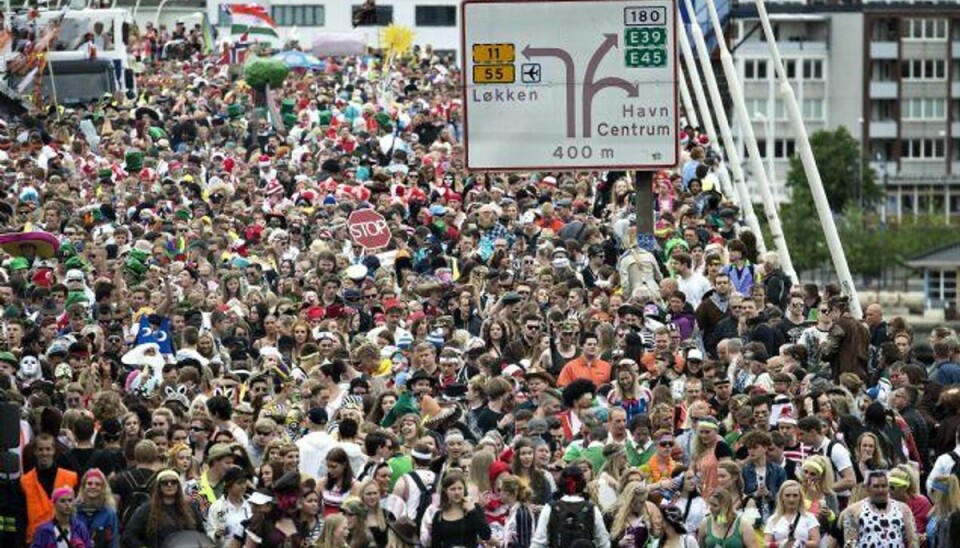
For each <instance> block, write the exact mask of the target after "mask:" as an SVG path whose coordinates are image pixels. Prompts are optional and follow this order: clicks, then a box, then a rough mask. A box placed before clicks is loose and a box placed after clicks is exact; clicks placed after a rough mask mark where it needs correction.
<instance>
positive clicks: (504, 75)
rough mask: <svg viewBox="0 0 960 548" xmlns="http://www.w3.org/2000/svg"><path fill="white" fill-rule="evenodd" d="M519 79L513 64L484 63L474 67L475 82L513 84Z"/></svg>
mask: <svg viewBox="0 0 960 548" xmlns="http://www.w3.org/2000/svg"><path fill="white" fill-rule="evenodd" d="M516 79H517V73H516V67H514V66H513V65H482V66H475V67H473V83H474V84H512V83H514V82H515V81H516Z"/></svg>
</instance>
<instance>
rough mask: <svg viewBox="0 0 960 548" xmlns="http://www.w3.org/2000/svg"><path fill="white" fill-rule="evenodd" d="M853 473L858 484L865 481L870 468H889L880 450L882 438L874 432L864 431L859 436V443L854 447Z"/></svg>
mask: <svg viewBox="0 0 960 548" xmlns="http://www.w3.org/2000/svg"><path fill="white" fill-rule="evenodd" d="M851 456H852V457H853V459H852V460H853V462H854V463H855V465H854V467H853V473H854V476H855V477H856V480H857V484H862V483H863V478H865V477H867V473H868V472H870V470H886V469H887V468H889V466H888V465H887V459H886V458H884V456H883V451H881V450H880V440H878V439H877V435H876V434H874V433H873V432H864V433H863V434H860V437H859V438H857V443H856V444H855V445H854V447H853V455H851Z"/></svg>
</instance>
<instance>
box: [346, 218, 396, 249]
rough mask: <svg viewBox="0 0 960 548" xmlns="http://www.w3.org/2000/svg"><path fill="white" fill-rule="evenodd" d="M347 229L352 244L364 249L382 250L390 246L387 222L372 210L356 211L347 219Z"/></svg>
mask: <svg viewBox="0 0 960 548" xmlns="http://www.w3.org/2000/svg"><path fill="white" fill-rule="evenodd" d="M347 229H348V230H349V231H350V239H351V240H353V243H355V244H357V245H359V246H361V247H363V248H366V249H382V248H385V247H387V245H389V244H390V237H391V234H390V227H389V226H387V220H386V219H384V218H383V215H380V214H379V213H377V212H376V211H374V210H372V209H358V210H356V211H354V212H353V213H351V214H350V217H349V218H348V219H347Z"/></svg>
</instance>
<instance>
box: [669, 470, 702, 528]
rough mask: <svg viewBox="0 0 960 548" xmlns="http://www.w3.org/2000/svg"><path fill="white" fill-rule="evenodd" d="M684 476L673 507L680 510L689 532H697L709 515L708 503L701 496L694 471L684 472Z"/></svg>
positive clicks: (672, 503)
mask: <svg viewBox="0 0 960 548" xmlns="http://www.w3.org/2000/svg"><path fill="white" fill-rule="evenodd" d="M682 474H683V476H682V477H683V480H682V483H681V484H680V489H679V492H678V493H677V494H676V495H674V498H673V500H672V502H671V505H672V506H676V507H677V508H678V509H679V510H680V515H681V516H683V521H684V525H686V528H687V530H688V531H696V530H697V528H698V527H700V523H702V522H703V520H704V518H705V517H706V515H707V503H706V501H704V500H703V497H701V496H700V487H699V485H698V483H699V480H698V479H697V474H696V473H694V471H693V470H684V471H683V472H682Z"/></svg>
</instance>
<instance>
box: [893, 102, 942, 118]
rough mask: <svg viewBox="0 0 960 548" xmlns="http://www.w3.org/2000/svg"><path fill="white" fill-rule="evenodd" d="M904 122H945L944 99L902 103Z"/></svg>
mask: <svg viewBox="0 0 960 548" xmlns="http://www.w3.org/2000/svg"><path fill="white" fill-rule="evenodd" d="M902 105H903V106H902V108H903V119H904V120H946V119H947V100H946V99H909V100H906V101H904V102H903V103H902Z"/></svg>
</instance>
